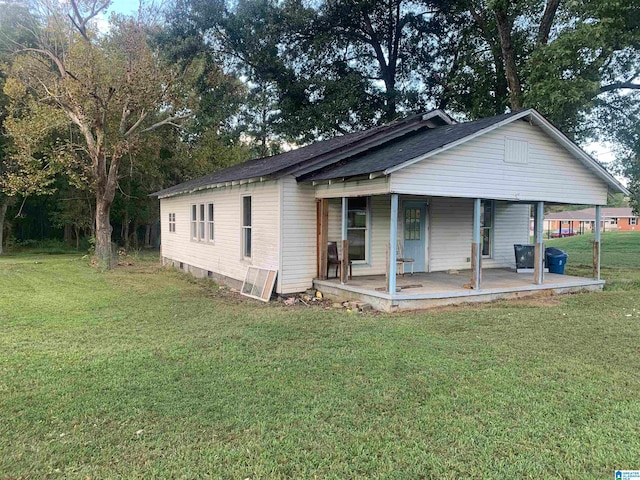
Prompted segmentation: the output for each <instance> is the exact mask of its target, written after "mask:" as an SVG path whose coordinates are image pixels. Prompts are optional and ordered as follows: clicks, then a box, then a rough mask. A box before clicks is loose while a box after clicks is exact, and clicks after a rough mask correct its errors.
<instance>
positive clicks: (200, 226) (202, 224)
mask: <svg viewBox="0 0 640 480" xmlns="http://www.w3.org/2000/svg"><path fill="white" fill-rule="evenodd" d="M198 210H199V212H200V216H199V218H198V238H199V239H200V241H201V242H203V241H204V239H205V236H204V233H205V232H204V230H205V220H204V203H201V204H200V206H199V209H198Z"/></svg>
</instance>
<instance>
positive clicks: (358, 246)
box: [347, 197, 369, 262]
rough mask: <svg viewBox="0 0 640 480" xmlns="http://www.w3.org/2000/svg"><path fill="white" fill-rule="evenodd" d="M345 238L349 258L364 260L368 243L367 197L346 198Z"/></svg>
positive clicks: (358, 260)
mask: <svg viewBox="0 0 640 480" xmlns="http://www.w3.org/2000/svg"><path fill="white" fill-rule="evenodd" d="M347 240H349V260H351V261H352V262H366V261H367V254H368V250H369V248H368V244H369V198H368V197H356V198H349V199H347Z"/></svg>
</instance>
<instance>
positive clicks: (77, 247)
mask: <svg viewBox="0 0 640 480" xmlns="http://www.w3.org/2000/svg"><path fill="white" fill-rule="evenodd" d="M73 230H74V231H75V234H76V250H80V228H78V227H73Z"/></svg>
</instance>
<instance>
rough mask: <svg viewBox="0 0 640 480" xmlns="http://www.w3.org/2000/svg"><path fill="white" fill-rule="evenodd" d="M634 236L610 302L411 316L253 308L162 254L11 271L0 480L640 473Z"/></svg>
mask: <svg viewBox="0 0 640 480" xmlns="http://www.w3.org/2000/svg"><path fill="white" fill-rule="evenodd" d="M628 238H631V240H628V242H627V247H620V248H621V249H622V251H623V252H624V250H625V248H626V249H627V253H628V255H626V254H621V256H620V259H618V256H617V254H616V259H617V260H616V262H620V264H618V263H616V264H615V265H610V266H611V267H615V268H610V269H607V268H605V270H604V275H605V278H607V275H611V277H612V278H614V279H615V280H616V281H615V283H613V285H612V287H610V288H607V289H606V290H605V291H604V292H601V293H595V294H579V295H570V296H564V297H545V298H541V299H535V300H526V301H512V302H499V303H493V304H489V305H483V306H480V307H478V306H476V307H455V308H447V309H440V310H435V311H427V312H422V313H413V314H407V315H382V314H364V315H362V314H349V313H347V312H346V311H344V310H335V309H329V310H322V309H321V308H319V307H312V308H307V307H304V306H294V307H290V308H287V307H284V306H281V305H271V304H270V305H264V304H262V303H259V302H256V301H250V300H246V301H242V302H240V301H238V300H237V298H236V297H235V296H233V295H231V294H229V293H228V292H224V291H222V292H221V291H219V290H218V289H217V287H216V286H214V285H213V284H211V283H209V282H200V281H193V280H191V279H190V278H189V277H186V276H183V275H181V274H179V273H177V272H173V271H169V270H164V269H162V268H160V267H159V266H158V264H157V263H155V261H151V260H148V259H146V260H145V259H142V260H139V261H136V262H134V263H135V264H134V265H133V266H126V267H119V268H118V269H117V270H115V271H113V272H109V273H106V274H102V273H98V272H96V271H95V270H93V269H92V268H90V267H89V266H87V260H86V259H82V258H80V257H79V256H75V255H28V254H21V255H16V256H9V257H5V258H1V259H0V325H1V327H2V335H1V336H0V439H1V441H0V478H3V479H4V478H8V479H9V478H10V479H17V478H34V479H35V478H37V479H40V478H85V477H89V478H100V479H105V478H145V479H146V478H233V479H236V478H237V479H246V478H251V479H263V478H336V479H338V478H340V479H342V478H410V479H414V478H461V477H462V478H467V477H468V478H499V479H505V478H518V479H521V478H536V479H538V478H581V479H584V478H594V479H595V478H613V472H614V469H617V468H626V469H637V468H640V441H638V438H640V422H638V419H639V418H640V355H639V345H640V284H639V280H640V269H639V267H640V258H639V255H638V251H640V250H636V249H637V248H638V246H637V243H636V240H635V237H628ZM638 238H640V236H639V237H638ZM569 240H572V241H577V240H574V239H561V240H558V241H555V242H554V243H555V244H556V245H559V246H560V248H562V245H567V243H565V244H562V243H561V242H562V241H569ZM578 240H580V239H578ZM604 242H605V243H604V247H603V249H604V250H605V253H604V254H603V258H604V259H605V267H606V266H607V263H606V259H607V256H606V255H607V253H606V251H607V243H606V242H607V237H604ZM567 248H568V247H567ZM569 253H570V262H571V258H572V252H571V250H570V251H569ZM575 255H580V254H575ZM575 255H574V258H575ZM585 255H586V254H585ZM585 258H587V257H585ZM625 258H628V259H633V262H634V263H633V264H630V262H631V260H625ZM576 263H581V262H577V261H576ZM576 268H577V270H580V267H576ZM629 280H630V281H629Z"/></svg>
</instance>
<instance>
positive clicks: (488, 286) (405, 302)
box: [314, 268, 605, 311]
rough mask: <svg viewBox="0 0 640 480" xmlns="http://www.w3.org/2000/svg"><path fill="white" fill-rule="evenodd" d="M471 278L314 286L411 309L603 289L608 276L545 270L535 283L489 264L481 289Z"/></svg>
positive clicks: (463, 273) (388, 307)
mask: <svg viewBox="0 0 640 480" xmlns="http://www.w3.org/2000/svg"><path fill="white" fill-rule="evenodd" d="M470 281H471V271H470V270H460V271H457V272H451V273H447V272H432V273H415V274H414V275H409V274H407V275H405V276H402V275H399V276H398V277H397V287H398V289H399V291H397V292H396V293H395V294H389V293H388V292H387V289H386V282H385V277H384V275H368V276H362V277H353V278H352V279H351V280H349V282H348V283H346V284H344V285H341V284H340V281H339V280H338V279H329V280H314V286H315V288H317V289H318V290H320V291H321V292H322V293H323V294H325V295H326V296H327V297H328V298H332V299H335V300H358V301H363V302H367V303H370V304H371V305H372V306H373V307H374V308H376V309H378V310H384V311H397V310H411V309H419V308H428V307H436V306H442V305H452V304H456V303H468V302H486V301H492V300H498V299H505V298H519V297H524V296H530V295H535V294H540V293H544V292H546V293H549V292H551V293H570V292H576V291H585V290H601V289H602V287H603V286H604V283H605V282H604V280H594V279H591V278H583V277H573V276H569V275H558V274H555V273H545V275H544V284H543V285H535V284H534V283H533V274H532V273H516V272H515V270H510V269H507V268H491V269H489V268H487V269H484V270H483V271H482V284H481V287H482V288H481V289H480V290H471V289H470V288H467V287H465V285H468V284H469V283H470Z"/></svg>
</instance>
